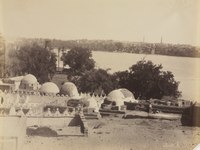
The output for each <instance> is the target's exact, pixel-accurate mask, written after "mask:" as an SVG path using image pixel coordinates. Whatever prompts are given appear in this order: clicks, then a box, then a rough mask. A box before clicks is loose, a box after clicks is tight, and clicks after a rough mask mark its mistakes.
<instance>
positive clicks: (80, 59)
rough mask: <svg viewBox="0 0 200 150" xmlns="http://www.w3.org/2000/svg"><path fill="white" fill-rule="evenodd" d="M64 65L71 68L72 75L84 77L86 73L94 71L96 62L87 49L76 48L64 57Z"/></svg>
mask: <svg viewBox="0 0 200 150" xmlns="http://www.w3.org/2000/svg"><path fill="white" fill-rule="evenodd" d="M62 60H63V61H64V65H68V66H69V67H70V69H69V72H70V73H71V75H82V74H83V73H84V72H85V71H89V70H92V69H94V66H95V62H94V60H93V59H92V52H91V51H90V50H89V49H87V48H81V47H75V48H72V49H71V50H70V51H69V52H68V53H66V54H64V55H63V57H62Z"/></svg>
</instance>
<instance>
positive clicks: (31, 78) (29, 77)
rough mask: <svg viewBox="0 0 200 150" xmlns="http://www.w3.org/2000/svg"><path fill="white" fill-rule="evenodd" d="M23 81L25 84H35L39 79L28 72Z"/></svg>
mask: <svg viewBox="0 0 200 150" xmlns="http://www.w3.org/2000/svg"><path fill="white" fill-rule="evenodd" d="M21 83H23V84H34V83H37V79H36V77H35V76H34V75H32V74H27V75H25V76H24V78H23V79H22V81H21Z"/></svg>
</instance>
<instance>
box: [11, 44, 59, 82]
mask: <svg viewBox="0 0 200 150" xmlns="http://www.w3.org/2000/svg"><path fill="white" fill-rule="evenodd" d="M9 56H10V60H12V61H11V62H10V63H9V66H10V68H11V71H13V72H14V73H15V74H25V73H30V74H33V75H35V76H36V78H37V79H38V81H39V82H40V83H43V82H46V81H49V80H51V79H52V77H53V75H54V74H55V71H56V56H55V54H54V53H52V52H51V51H49V50H47V49H45V48H43V47H41V46H39V45H37V44H33V45H31V46H30V45H24V46H22V47H21V48H20V49H19V50H15V51H14V50H13V51H11V53H10V54H9Z"/></svg>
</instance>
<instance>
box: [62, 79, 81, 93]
mask: <svg viewBox="0 0 200 150" xmlns="http://www.w3.org/2000/svg"><path fill="white" fill-rule="evenodd" d="M60 94H64V95H68V96H69V97H79V93H78V90H77V87H76V85H75V84H74V83H72V82H65V83H64V84H63V85H62V86H61V89H60Z"/></svg>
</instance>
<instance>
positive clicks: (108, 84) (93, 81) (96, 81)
mask: <svg viewBox="0 0 200 150" xmlns="http://www.w3.org/2000/svg"><path fill="white" fill-rule="evenodd" d="M76 85H77V86H78V88H79V91H81V92H94V93H97V94H101V93H103V94H108V93H109V92H110V91H112V90H113V89H115V88H116V87H117V86H118V83H117V81H116V80H115V78H114V77H113V76H112V75H111V74H109V73H108V72H107V71H106V70H103V69H93V70H90V71H88V72H86V73H85V74H84V75H83V76H81V77H80V79H79V80H78V81H77V83H76Z"/></svg>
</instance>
